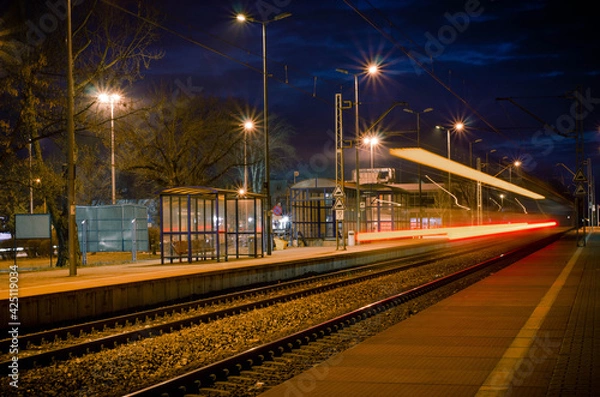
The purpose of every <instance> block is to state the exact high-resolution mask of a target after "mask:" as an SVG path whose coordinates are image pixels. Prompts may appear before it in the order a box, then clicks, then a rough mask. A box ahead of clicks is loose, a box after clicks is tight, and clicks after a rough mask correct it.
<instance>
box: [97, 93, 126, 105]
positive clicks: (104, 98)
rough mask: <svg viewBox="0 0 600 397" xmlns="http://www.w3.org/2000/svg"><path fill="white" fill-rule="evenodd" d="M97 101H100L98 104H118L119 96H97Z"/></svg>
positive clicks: (103, 94)
mask: <svg viewBox="0 0 600 397" xmlns="http://www.w3.org/2000/svg"><path fill="white" fill-rule="evenodd" d="M98 100H100V102H102V103H114V102H119V101H120V100H121V95H119V94H105V93H102V94H99V95H98Z"/></svg>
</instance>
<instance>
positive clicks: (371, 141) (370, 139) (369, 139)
mask: <svg viewBox="0 0 600 397" xmlns="http://www.w3.org/2000/svg"><path fill="white" fill-rule="evenodd" d="M363 143H364V144H365V145H370V146H375V145H377V144H378V143H379V138H377V137H376V136H370V137H366V138H364V139H363Z"/></svg>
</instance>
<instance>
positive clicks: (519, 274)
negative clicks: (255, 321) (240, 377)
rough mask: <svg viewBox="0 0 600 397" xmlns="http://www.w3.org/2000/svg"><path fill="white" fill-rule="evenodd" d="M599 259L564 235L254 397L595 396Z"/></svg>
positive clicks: (599, 242) (592, 243) (599, 244)
mask: <svg viewBox="0 0 600 397" xmlns="http://www.w3.org/2000/svg"><path fill="white" fill-rule="evenodd" d="M598 258H600V233H598V232H596V233H594V234H592V235H591V236H590V238H589V240H588V242H587V246H586V247H583V248H578V247H577V244H576V242H575V240H574V238H573V236H572V235H569V236H566V237H564V238H563V239H561V240H559V241H557V242H555V243H553V244H551V245H550V246H548V247H546V248H545V249H544V250H542V251H539V252H536V253H534V254H532V255H530V256H528V257H526V258H524V259H523V260H521V261H519V262H517V263H515V264H513V265H512V266H509V267H507V268H505V269H503V270H501V271H499V272H498V273H496V274H494V275H492V276H490V277H488V278H486V279H484V280H482V281H481V282H479V283H477V284H475V285H472V286H470V287H468V288H466V289H464V290H462V291H460V292H459V293H457V294H455V295H453V296H452V297H450V298H448V299H445V300H444V301H442V302H439V303H438V304H436V305H434V306H432V307H430V308H428V309H426V310H424V311H423V312H421V313H419V314H417V315H415V316H413V317H411V318H410V319H408V320H405V321H403V322H401V323H399V324H397V325H396V326H394V327H391V328H389V329H387V330H386V331H384V332H382V333H380V334H378V335H376V336H374V337H372V338H369V339H368V340H366V341H365V342H363V343H361V344H359V345H357V346H355V347H353V348H351V349H348V350H347V351H345V352H343V353H341V354H339V355H337V356H335V357H333V358H332V359H330V360H329V361H328V362H326V363H324V364H321V365H319V366H317V367H314V368H312V369H310V370H308V371H306V372H304V373H303V374H301V375H299V376H297V377H295V378H293V379H291V380H289V381H287V382H285V383H284V384H282V385H279V386H277V387H275V388H273V389H271V390H270V391H267V392H265V393H263V394H261V397H281V396H297V397H299V396H328V397H336V396H339V397H354V396H357V397H359V396H360V397H363V396H378V397H386V396H390V397H392V396H393V397H397V396H427V397H430V396H444V397H447V396H457V397H458V396H460V397H464V396H478V397H488V396H494V397H495V396H534V397H535V396H569V397H572V396H598V395H600V365H598V363H599V362H600V335H599V333H600V307H599V306H600V300H599V299H598V298H600V296H598V295H599V294H600V292H599V290H600V260H598Z"/></svg>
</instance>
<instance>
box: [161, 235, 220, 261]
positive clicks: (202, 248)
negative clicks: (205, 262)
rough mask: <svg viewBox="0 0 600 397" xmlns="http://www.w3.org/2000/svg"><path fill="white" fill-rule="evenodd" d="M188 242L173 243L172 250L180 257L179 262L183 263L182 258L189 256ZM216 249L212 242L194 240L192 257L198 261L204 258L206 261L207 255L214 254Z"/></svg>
mask: <svg viewBox="0 0 600 397" xmlns="http://www.w3.org/2000/svg"><path fill="white" fill-rule="evenodd" d="M188 247H189V244H188V241H187V240H181V241H173V242H172V243H171V249H172V250H173V253H175V255H176V256H178V257H179V262H181V258H183V257H187V256H188ZM214 252H215V248H214V247H212V246H211V245H210V242H208V241H206V240H192V256H194V257H196V259H198V258H199V257H202V259H206V257H207V254H209V253H214Z"/></svg>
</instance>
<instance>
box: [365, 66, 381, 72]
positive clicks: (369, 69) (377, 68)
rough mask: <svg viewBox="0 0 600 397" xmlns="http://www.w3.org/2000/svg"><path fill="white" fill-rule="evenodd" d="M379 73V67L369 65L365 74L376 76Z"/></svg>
mask: <svg viewBox="0 0 600 397" xmlns="http://www.w3.org/2000/svg"><path fill="white" fill-rule="evenodd" d="M377 72H379V66H377V65H376V64H371V65H369V66H368V67H367V73H369V74H377Z"/></svg>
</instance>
